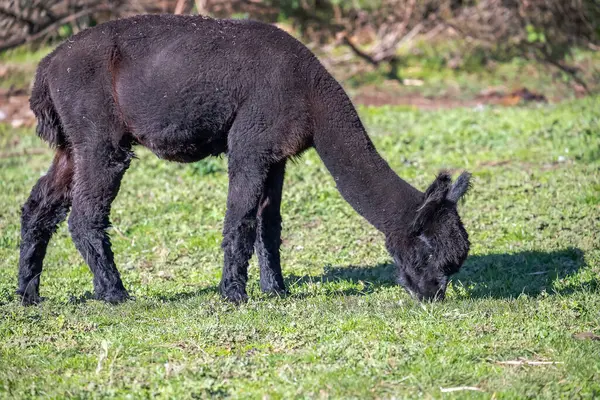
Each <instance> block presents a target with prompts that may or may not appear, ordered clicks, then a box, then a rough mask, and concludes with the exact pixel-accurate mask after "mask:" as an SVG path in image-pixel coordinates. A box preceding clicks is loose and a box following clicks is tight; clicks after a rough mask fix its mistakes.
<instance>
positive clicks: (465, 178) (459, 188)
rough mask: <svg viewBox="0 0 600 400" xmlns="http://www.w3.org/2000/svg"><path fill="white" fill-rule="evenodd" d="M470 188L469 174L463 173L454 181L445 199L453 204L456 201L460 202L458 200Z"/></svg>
mask: <svg viewBox="0 0 600 400" xmlns="http://www.w3.org/2000/svg"><path fill="white" fill-rule="evenodd" d="M470 188H471V174H470V173H468V172H467V171H465V172H463V173H462V174H460V176H459V177H458V179H456V181H455V182H454V184H453V185H452V187H451V188H450V190H449V191H448V195H447V196H446V199H448V200H450V201H451V202H453V203H457V202H458V200H460V198H461V197H462V196H464V195H465V193H467V191H468V190H469V189H470Z"/></svg>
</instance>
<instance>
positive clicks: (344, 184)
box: [17, 15, 469, 304]
mask: <svg viewBox="0 0 600 400" xmlns="http://www.w3.org/2000/svg"><path fill="white" fill-rule="evenodd" d="M30 105H31V109H32V110H33V112H34V113H35V116H36V117H37V119H38V126H37V133H38V135H39V136H40V137H41V138H42V139H44V140H45V141H47V142H49V143H50V144H51V145H52V146H53V147H55V148H56V155H55V157H54V161H53V162H52V165H51V166H50V169H49V171H48V173H47V174H46V175H44V176H43V177H42V178H40V179H39V181H38V182H37V183H36V185H35V186H34V187H33V190H32V191H31V195H30V196H29V198H28V200H27V201H26V203H25V204H24V206H23V209H22V221H21V246H20V262H19V283H18V290H17V293H18V294H19V295H20V296H21V297H22V301H23V302H24V303H26V304H31V303H36V302H38V301H39V299H40V298H39V284H40V274H41V272H42V261H43V258H44V255H45V253H46V247H47V245H48V241H49V240H50V237H51V236H52V234H53V233H54V232H55V230H56V226H57V224H59V223H60V222H61V221H63V220H64V219H65V218H66V217H67V214H68V213H69V209H70V215H69V221H68V222H69V231H70V233H71V236H72V238H73V241H74V243H75V246H76V247H77V249H78V250H79V252H80V253H81V255H82V256H83V258H84V259H85V261H86V262H87V264H88V265H89V267H90V269H91V271H92V273H93V275H94V291H95V297H96V298H97V299H100V300H104V301H107V302H110V303H118V302H121V301H124V300H126V299H127V298H128V297H129V296H128V293H127V290H126V289H125V287H124V286H123V283H122V281H121V278H120V275H119V272H118V270H117V267H116V266H115V263H114V259H113V252H112V250H111V244H110V240H109V236H108V234H107V232H106V229H107V228H108V227H109V224H110V222H109V213H110V208H111V203H112V201H113V200H114V198H115V196H116V195H117V192H118V190H119V186H120V182H121V178H122V177H123V174H124V173H125V170H127V167H128V166H129V164H130V161H131V159H132V158H133V152H132V148H133V146H134V145H142V146H145V147H147V148H149V149H150V150H151V151H152V152H154V153H155V154H156V155H157V156H158V157H160V158H164V159H166V160H172V161H178V162H195V161H198V160H201V159H203V158H205V157H207V156H210V155H215V156H216V155H219V154H222V153H226V154H227V157H228V174H229V190H228V196H227V213H226V216H225V222H224V228H223V242H222V248H223V251H224V266H223V274H222V279H221V283H220V290H221V293H222V295H223V296H224V297H225V298H227V299H229V300H231V301H233V302H241V301H244V300H246V299H247V295H246V281H247V279H248V271H247V270H248V261H249V259H250V257H251V256H252V253H253V251H256V253H257V255H258V261H259V265H260V287H261V289H262V290H263V291H264V292H268V293H284V292H285V291H286V287H285V285H284V280H283V276H282V273H281V265H280V258H279V247H280V244H281V239H280V236H281V214H280V205H281V191H282V185H283V178H284V170H285V165H286V160H288V159H289V158H290V157H294V156H297V155H299V154H301V153H302V152H303V151H305V150H306V149H308V148H309V147H311V146H314V147H315V148H316V150H317V152H318V154H319V155H320V157H321V158H322V160H323V161H324V163H325V165H326V167H327V169H328V170H329V172H330V173H331V175H333V177H334V179H335V182H336V184H337V187H338V189H339V191H340V192H341V194H342V196H343V197H344V199H345V200H346V201H348V203H350V204H351V205H352V207H354V209H355V210H356V211H357V212H358V213H359V214H360V215H362V216H363V217H364V218H366V219H367V220H368V221H369V222H370V223H371V224H373V225H374V226H375V227H376V228H377V229H379V230H380V231H381V232H383V233H384V234H385V236H386V246H387V248H388V250H389V252H390V253H391V255H392V256H393V258H394V260H395V263H396V264H397V269H398V283H399V284H400V285H402V286H404V287H405V288H406V289H407V290H408V291H409V292H410V293H412V294H413V295H414V296H416V297H418V298H419V299H435V298H438V299H440V298H443V296H444V293H445V289H446V284H447V282H448V276H450V275H451V274H453V273H455V272H457V271H458V269H459V268H460V266H461V264H462V263H463V261H464V260H465V258H466V257H467V253H468V250H469V241H468V236H467V232H466V231H465V229H464V228H463V225H462V223H461V220H460V217H459V215H458V212H457V206H456V204H457V202H458V200H459V199H460V197H461V196H462V195H463V194H464V193H465V192H466V191H467V189H468V186H469V174H468V173H463V174H462V175H461V176H460V177H459V178H458V179H457V180H456V182H454V184H452V182H451V178H450V175H449V174H447V173H441V174H440V175H439V176H438V177H437V178H436V179H435V181H434V182H433V184H432V185H431V186H430V187H429V188H428V189H427V191H426V192H425V193H422V192H420V191H418V190H417V189H415V188H414V187H412V186H410V185H409V184H408V183H406V182H405V181H404V180H402V179H401V178H399V177H398V176H397V175H396V174H395V173H394V172H393V171H392V169H391V168H390V167H389V166H388V164H387V163H386V161H385V160H384V159H383V158H381V156H380V155H379V154H378V153H377V151H376V150H375V148H374V146H373V144H372V142H371V140H370V139H369V137H368V136H367V134H366V132H365V129H364V127H363V125H362V123H361V121H360V119H359V117H358V115H357V112H356V110H355V108H354V106H353V105H352V103H351V101H350V99H349V98H348V96H347V95H346V93H345V92H344V90H343V89H342V87H341V86H340V85H339V83H338V82H336V80H335V79H334V78H333V77H332V76H331V75H330V74H329V73H328V72H327V71H326V70H325V68H324V67H323V66H322V65H321V64H320V63H319V61H318V60H317V58H316V57H315V56H314V55H313V54H312V53H311V52H310V51H309V50H308V49H307V48H306V47H305V46H304V45H302V44H301V43H300V42H299V41H297V40H296V39H294V38H293V37H291V36H290V35H288V34H287V33H285V32H283V31H282V30H280V29H278V28H276V27H274V26H271V25H267V24H263V23H259V22H252V21H233V20H216V19H210V18H205V17H200V16H173V15H145V16H136V17H132V18H127V19H121V20H117V21H112V22H107V23H104V24H101V25H98V26H96V27H94V28H90V29H87V30H84V31H82V32H81V33H78V34H77V35H75V36H73V37H71V38H70V39H68V40H67V41H65V42H64V43H62V44H61V45H60V46H58V47H57V48H56V49H55V50H54V51H53V52H52V53H51V54H50V55H48V56H47V57H46V58H44V59H43V60H42V62H41V63H40V65H39V67H38V69H37V74H36V78H35V84H34V87H33V91H32V95H31V100H30Z"/></svg>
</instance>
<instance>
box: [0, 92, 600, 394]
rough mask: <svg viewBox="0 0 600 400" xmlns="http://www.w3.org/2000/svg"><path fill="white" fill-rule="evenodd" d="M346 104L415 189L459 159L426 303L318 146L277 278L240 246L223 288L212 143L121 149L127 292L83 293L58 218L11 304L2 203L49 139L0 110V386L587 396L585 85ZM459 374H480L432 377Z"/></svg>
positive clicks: (596, 381) (596, 112)
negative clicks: (275, 281)
mask: <svg viewBox="0 0 600 400" xmlns="http://www.w3.org/2000/svg"><path fill="white" fill-rule="evenodd" d="M360 112H361V116H362V117H363V119H364V122H365V123H366V125H367V127H368V129H369V132H370V133H371V136H372V137H373V140H374V142H375V144H376V146H377V148H378V149H379V150H380V152H381V153H382V154H383V156H384V157H385V158H386V159H387V160H388V161H389V163H390V164H391V166H392V167H393V168H394V169H395V170H396V171H397V172H398V173H399V174H400V175H401V176H402V177H404V178H406V179H407V180H408V181H409V182H411V183H412V184H414V185H416V186H417V187H418V188H419V189H424V188H425V187H426V185H427V184H428V183H430V182H431V181H432V180H433V178H434V176H435V174H436V172H437V171H438V170H439V169H441V168H450V169H456V170H459V169H462V168H466V169H468V170H470V171H472V172H473V174H474V186H473V189H472V191H471V192H470V194H469V195H468V196H467V198H466V201H464V202H463V203H461V205H460V212H461V215H462V216H463V221H464V223H465V226H466V228H467V230H468V231H469V233H470V237H471V242H472V251H471V255H470V257H469V259H468V260H467V261H466V263H465V265H464V267H463V269H462V271H461V272H460V273H459V274H457V275H455V276H454V277H453V279H452V282H451V284H450V287H449V290H448V295H447V299H446V301H445V302H443V303H439V304H420V303H417V302H415V301H413V300H412V299H411V298H410V297H409V295H408V294H407V293H405V291H404V290H403V289H402V288H400V287H397V286H395V285H394V284H393V281H392V279H393V267H392V265H391V264H390V262H391V260H390V257H389V256H388V254H387V252H386V251H385V248H384V242H383V237H382V235H381V234H380V233H378V232H377V231H376V230H375V229H374V228H372V227H371V226H370V225H368V224H367V223H366V221H364V220H362V219H361V218H360V217H359V216H358V215H357V214H356V213H355V212H354V211H353V210H352V209H351V208H350V206H349V205H347V204H346V203H345V202H344V201H343V200H342V198H341V196H340V195H339V194H338V192H337V191H336V189H335V184H334V182H333V180H332V178H331V177H330V176H329V175H328V174H327V171H326V169H325V167H324V166H323V164H322V163H321V161H320V160H319V158H318V157H317V155H316V153H315V152H314V151H309V152H308V153H307V154H305V156H303V157H302V158H301V159H299V160H298V161H297V162H295V163H293V164H291V165H290V166H289V168H288V173H287V176H286V182H285V185H286V188H285V190H284V204H283V217H284V232H283V238H284V244H283V247H282V262H283V269H284V274H285V276H286V281H287V284H288V285H289V287H290V289H291V295H290V296H288V297H286V298H268V297H265V296H263V295H261V293H260V291H259V288H258V281H257V278H258V268H257V266H256V261H255V260H254V259H253V261H252V265H251V268H250V275H251V281H250V284H249V294H250V296H251V299H250V301H249V302H248V303H247V304H245V305H242V306H240V307H235V306H233V305H230V304H228V303H225V302H224V301H222V300H221V299H220V297H219V295H218V293H217V291H216V285H217V284H218V282H219V279H220V269H221V263H222V253H221V251H220V238H221V228H222V219H223V215H224V212H225V198H226V190H227V173H226V160H225V159H210V160H206V161H203V162H200V163H196V164H190V165H178V164H172V163H167V162H164V161H161V160H158V159H157V158H155V157H154V156H153V155H152V154H150V153H149V152H147V151H145V150H144V149H138V151H137V154H138V156H139V160H136V161H135V162H134V163H133V164H132V167H131V168H130V170H129V171H128V173H127V174H126V176H125V178H124V182H123V185H122V188H121V192H120V194H119V197H118V198H117V200H116V201H115V203H114V205H113V212H112V221H113V224H114V229H112V230H111V236H112V240H113V248H114V250H115V253H116V261H117V263H118V266H119V268H120V270H121V274H122V277H123V279H124V282H125V284H126V286H127V287H128V289H129V291H130V293H131V294H132V295H134V296H135V297H136V299H135V301H131V302H128V303H126V304H123V305H119V306H109V305H106V304H103V303H100V302H97V301H94V300H89V298H90V295H89V292H90V291H91V290H92V278H91V274H90V272H89V270H88V268H87V266H86V265H85V264H84V262H83V260H82V258H81V257H80V256H79V254H78V253H77V251H76V250H75V248H74V246H73V244H72V242H71V240H70V238H69V235H68V231H67V227H66V225H62V226H61V227H60V229H59V231H58V232H57V234H56V235H55V237H54V239H53V240H52V242H51V244H50V246H49V251H48V255H47V257H46V263H45V265H46V268H45V270H44V274H43V277H42V285H41V295H42V296H44V297H46V298H47V300H46V301H45V302H44V303H43V304H41V305H40V306H37V307H28V308H24V307H22V306H21V305H20V304H19V301H18V299H17V298H16V296H15V295H14V294H13V293H14V290H15V287H16V273H17V264H18V244H19V208H20V205H21V204H22V203H23V202H24V200H25V199H26V197H27V195H28V192H29V190H30V189H31V187H32V186H33V184H34V183H35V181H36V179H37V178H39V176H40V175H41V174H43V173H44V171H45V170H46V168H47V166H48V165H49V162H50V160H51V157H52V153H51V151H50V150H47V151H45V150H44V151H36V152H34V154H33V155H32V154H31V153H32V151H31V149H40V148H44V147H45V145H43V144H42V143H41V142H40V141H39V139H37V137H36V136H35V134H34V132H33V130H32V129H31V128H27V129H25V128H21V129H13V128H11V127H9V126H8V125H0V153H2V157H1V158H0V183H1V191H0V397H6V398H31V397H46V398H65V397H76V398H106V397H118V398H151V397H152V398H154V397H158V398H207V397H232V398H292V397H294V398H296V397H300V398H304V397H306V398H365V397H366V398H369V397H376V398H393V397H395V398H405V397H425V398H442V397H444V398H446V397H452V398H453V397H458V398H461V397H465V398H466V397H468V398H471V397H475V398H487V399H489V398H494V397H495V398H527V397H529V398H532V397H536V398H553V399H554V398H559V397H564V398H592V397H598V396H600V341H595V340H591V339H589V337H591V335H588V336H587V337H586V336H585V335H583V336H582V335H577V334H580V333H583V332H591V333H595V334H597V335H600V285H599V282H600V205H599V204H600V97H591V98H587V99H582V100H576V101H572V102H567V103H563V104H560V105H545V106H539V107H531V108H486V109H484V110H471V109H456V110H450V111H439V112H420V111H414V110H407V109H406V108H403V109H401V108H393V107H382V108H361V109H360ZM28 150H29V152H30V155H24V154H26V153H27V151H28ZM38 153H39V154H38ZM573 335H576V337H573ZM578 338H579V339H578ZM580 339H581V340H580ZM506 361H520V362H521V364H523V365H511V364H506V363H503V362H506ZM525 361H532V362H540V361H545V362H550V361H551V362H555V364H541V365H527V364H526V363H525ZM460 386H471V387H475V388H478V389H479V391H467V390H460V391H454V392H449V393H447V392H446V389H449V388H456V387H460Z"/></svg>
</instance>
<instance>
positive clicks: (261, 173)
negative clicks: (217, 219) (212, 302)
mask: <svg viewBox="0 0 600 400" xmlns="http://www.w3.org/2000/svg"><path fill="white" fill-rule="evenodd" d="M237 154H239V156H237ZM268 167H269V166H268V164H267V163H266V162H264V161H263V160H260V159H255V158H253V157H252V156H251V155H250V156H248V155H247V154H245V153H243V152H239V153H236V152H235V151H230V156H229V192H228V195H227V213H226V215H225V223H224V227H223V244H222V248H223V252H224V265H223V275H222V278H221V284H220V289H221V294H222V295H223V297H225V298H226V299H228V300H230V301H232V302H234V303H240V302H243V301H245V300H246V299H247V298H248V296H247V295H246V282H247V280H248V261H249V260H250V257H252V252H253V247H254V243H255V241H256V214H257V211H258V204H259V201H260V198H261V196H262V193H263V188H264V185H265V181H266V178H267V171H268Z"/></svg>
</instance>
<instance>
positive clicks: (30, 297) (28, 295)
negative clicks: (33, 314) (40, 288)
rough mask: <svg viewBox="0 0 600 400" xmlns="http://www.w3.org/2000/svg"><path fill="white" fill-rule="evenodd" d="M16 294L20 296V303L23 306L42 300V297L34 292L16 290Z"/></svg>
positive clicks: (38, 302)
mask: <svg viewBox="0 0 600 400" xmlns="http://www.w3.org/2000/svg"><path fill="white" fill-rule="evenodd" d="M17 295H18V296H19V297H20V298H21V305H23V306H33V305H36V304H40V303H41V302H42V301H44V298H43V297H40V295H39V294H37V293H34V292H31V291H29V292H21V291H19V290H17Z"/></svg>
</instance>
